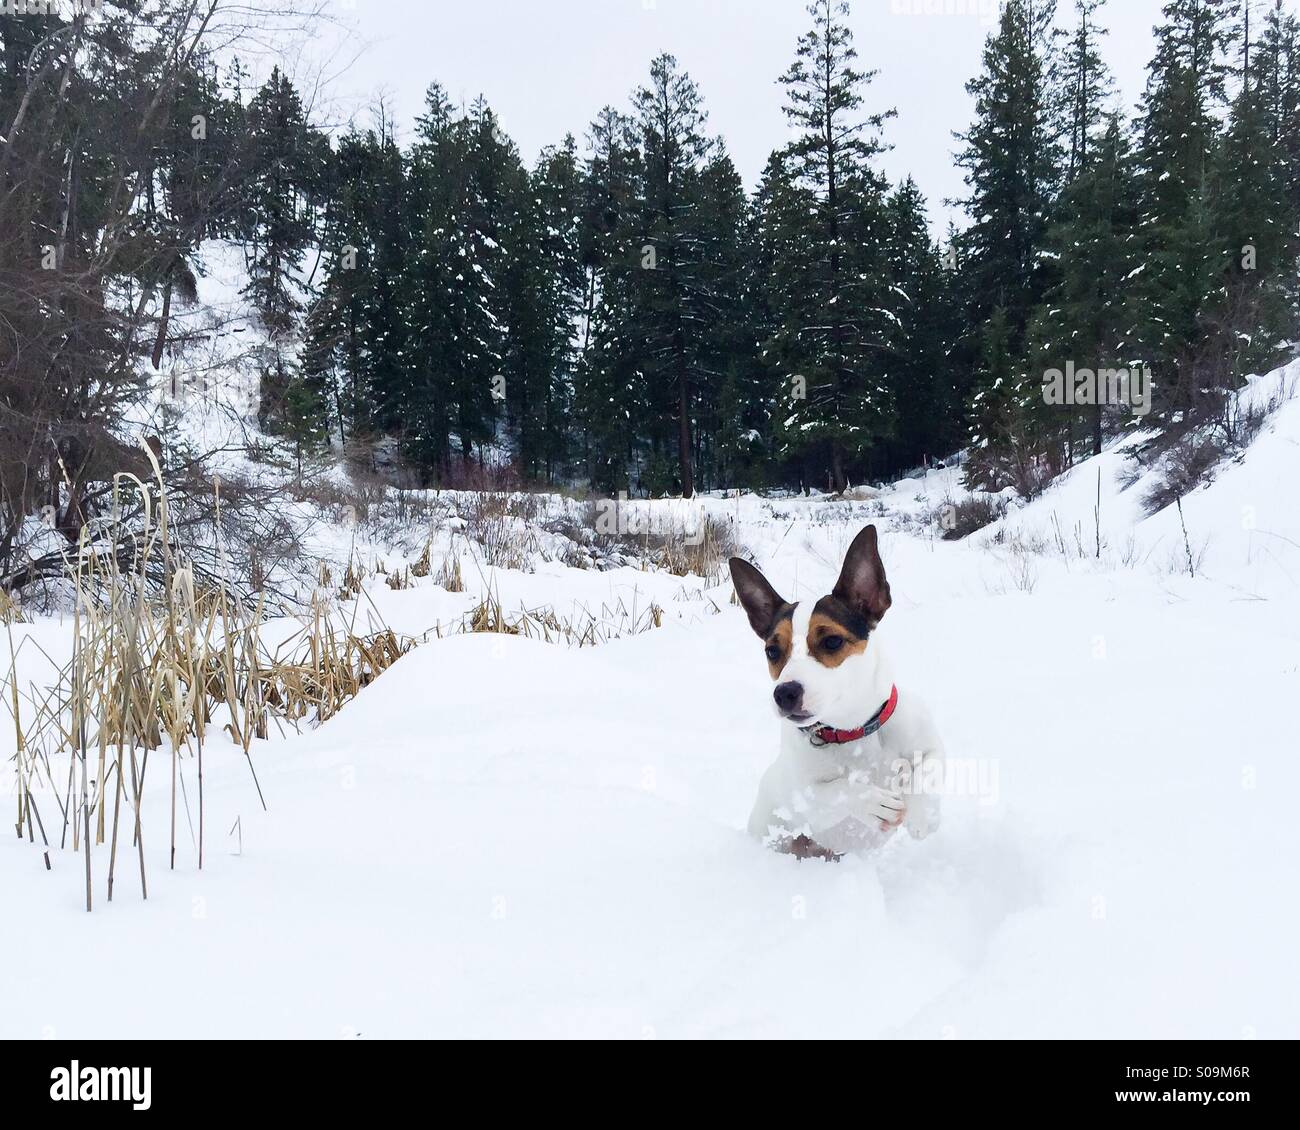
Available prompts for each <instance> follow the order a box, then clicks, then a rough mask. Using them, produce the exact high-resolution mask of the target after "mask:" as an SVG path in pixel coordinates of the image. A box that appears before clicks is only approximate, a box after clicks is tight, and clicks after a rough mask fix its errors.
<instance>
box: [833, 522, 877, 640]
mask: <svg viewBox="0 0 1300 1130" xmlns="http://www.w3.org/2000/svg"><path fill="white" fill-rule="evenodd" d="M831 595H832V596H835V597H837V598H839V599H840V600H842V601H844V603H845V604H847V605H848V606H849V607H850V608H852V609H853V610H854V611H855V612H858V613H860V614H861V615H862V617H863V618H864V619H865V620H866V621H867V623H868V624H870V625H871V627H873V628H874V627H875V626H876V625H877V624H878V623H879V622H880V618H881V617H882V616H884V614H885V612H886V611H887V610H888V608H889V605H890V603H891V602H890V597H889V582H888V581H887V580H885V563H884V562H883V561H881V560H880V549H879V547H878V546H877V545H876V527H875V526H868V527H866V529H864V530H862V531H861V532H860V533H859V534H858V536H857V537H855V538H854V539H853V544H852V545H851V546H849V552H848V553H847V554H846V555H845V557H844V568H843V569H841V570H840V579H839V580H838V581H836V582H835V587H834V588H833V589H832V590H831Z"/></svg>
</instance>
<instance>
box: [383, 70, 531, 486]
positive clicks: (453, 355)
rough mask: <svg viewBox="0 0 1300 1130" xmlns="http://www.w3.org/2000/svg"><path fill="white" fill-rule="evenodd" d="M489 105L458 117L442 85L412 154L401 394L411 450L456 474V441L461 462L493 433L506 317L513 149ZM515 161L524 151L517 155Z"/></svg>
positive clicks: (433, 468)
mask: <svg viewBox="0 0 1300 1130" xmlns="http://www.w3.org/2000/svg"><path fill="white" fill-rule="evenodd" d="M497 132H498V131H497V127H496V122H495V118H494V117H493V115H492V114H491V112H490V111H489V110H487V108H486V107H485V106H482V105H481V104H480V105H478V106H476V108H475V110H474V112H473V114H472V115H471V116H468V117H462V118H457V117H456V116H455V115H454V113H453V110H452V106H451V104H450V102H449V101H448V99H447V97H446V95H445V93H444V92H443V91H442V88H441V87H439V86H438V85H437V84H436V83H435V84H434V85H432V86H431V87H430V88H429V91H428V93H427V95H426V98H425V113H424V114H423V115H422V116H421V117H420V118H419V120H418V121H417V129H416V143H415V145H414V147H413V150H412V153H411V158H410V179H409V196H410V216H409V221H408V222H409V223H410V224H411V226H412V229H413V232H414V242H415V246H414V249H413V251H412V252H411V253H409V254H408V256H407V266H406V270H405V271H404V272H403V276H402V279H401V301H402V306H403V313H402V316H403V321H404V328H405V334H404V335H405V343H406V345H405V351H404V357H403V360H404V363H405V372H406V377H405V382H406V388H405V391H404V395H403V397H402V401H403V408H404V415H405V420H404V439H405V444H406V448H407V450H408V452H409V453H410V454H411V455H412V457H413V458H414V459H415V461H416V462H417V464H418V465H419V466H420V467H422V468H423V469H424V470H425V471H426V472H434V473H437V474H439V475H444V476H445V475H447V474H449V473H451V440H452V437H453V435H454V436H455V437H456V438H457V439H458V441H459V445H460V454H461V457H462V459H463V460H464V461H468V460H469V459H470V456H471V453H472V449H473V445H474V444H475V443H478V444H480V445H482V444H485V443H486V442H487V441H488V440H490V439H492V438H493V435H494V432H495V403H496V402H495V401H494V399H493V393H494V391H495V389H496V385H495V384H494V381H493V378H494V377H496V376H499V375H500V371H501V348H502V324H501V321H500V318H499V316H498V312H499V310H500V309H501V306H500V301H501V300H500V299H499V298H498V296H497V294H496V289H497V284H496V281H495V275H496V272H497V269H498V267H500V266H501V265H502V264H501V244H500V242H499V240H498V239H497V235H498V234H499V232H500V229H501V225H502V223H503V222H504V219H505V215H504V213H505V207H506V204H505V199H506V197H507V195H508V189H507V188H506V187H505V185H503V184H502V183H501V178H502V177H503V176H504V175H505V173H508V172H509V171H510V168H509V166H507V169H506V170H505V171H504V172H503V171H502V170H498V169H494V168H493V167H492V164H493V162H495V161H502V162H503V163H504V162H505V158H506V157H507V155H508V152H509V151H508V150H507V149H506V146H505V144H504V143H503V142H502V141H500V140H499V139H498V137H497V136H496V135H497ZM514 163H515V164H517V158H516V159H515V162H514Z"/></svg>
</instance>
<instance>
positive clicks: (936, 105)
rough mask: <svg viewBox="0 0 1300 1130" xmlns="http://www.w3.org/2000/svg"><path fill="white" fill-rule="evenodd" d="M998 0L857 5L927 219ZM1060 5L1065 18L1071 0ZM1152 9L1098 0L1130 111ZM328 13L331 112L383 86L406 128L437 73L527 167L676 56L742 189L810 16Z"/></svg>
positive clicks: (364, 1)
mask: <svg viewBox="0 0 1300 1130" xmlns="http://www.w3.org/2000/svg"><path fill="white" fill-rule="evenodd" d="M995 2H996V0H855V2H854V3H853V5H852V8H853V13H852V17H851V23H852V27H853V31H854V38H855V44H856V46H857V49H858V54H859V62H860V65H861V68H862V69H864V70H865V69H873V68H874V69H876V70H878V71H879V72H880V73H879V74H878V76H877V77H876V80H875V81H874V82H873V83H872V84H871V86H870V87H869V89H868V92H867V107H866V108H868V109H873V110H874V109H883V108H887V107H894V108H896V109H897V110H898V117H896V118H894V119H892V120H891V121H890V122H889V123H888V126H887V130H886V135H885V137H886V141H887V142H890V143H892V145H893V147H894V148H893V150H892V151H891V152H889V153H888V154H886V156H885V157H884V166H885V170H886V172H888V174H889V175H890V177H891V178H892V179H894V180H898V179H900V178H901V177H903V176H904V175H906V174H907V173H909V172H910V173H911V174H912V175H913V176H914V177H915V178H916V181H917V183H918V185H919V186H920V188H921V191H922V192H924V193H925V195H926V197H927V199H928V201H929V203H930V208H931V218H932V221H933V222H934V224H935V227H936V229H941V228H942V227H943V225H944V224H946V219H947V213H946V212H945V211H944V210H942V208H941V201H942V200H943V198H944V197H953V196H958V195H961V194H962V193H963V185H962V180H961V174H960V172H959V170H957V169H955V168H954V167H953V164H952V153H953V150H954V147H955V145H954V141H953V139H952V136H951V135H952V131H953V130H962V129H965V128H966V127H967V125H968V124H969V122H970V117H971V103H970V99H969V97H968V96H967V95H966V93H965V91H964V89H963V84H964V83H965V82H966V80H967V79H969V78H971V77H972V76H974V75H975V74H976V73H977V71H978V69H979V63H980V49H981V47H982V45H983V41H984V38H985V36H986V35H987V33H988V31H989V29H990V27H991V25H992V24H993V23H994V21H995V14H994V10H993V9H994V5H995ZM1060 7H1061V9H1062V15H1063V18H1065V19H1069V18H1070V17H1071V15H1072V10H1073V2H1072V0H1061V2H1060ZM1161 7H1162V0H1110V3H1109V5H1108V6H1107V7H1106V8H1105V9H1103V16H1104V22H1105V23H1106V25H1107V26H1109V27H1110V29H1111V34H1110V36H1109V40H1108V43H1107V45H1106V56H1107V60H1108V62H1109V64H1110V67H1111V69H1112V71H1113V72H1114V74H1115V77H1116V79H1117V80H1118V85H1119V90H1120V93H1121V96H1122V98H1123V101H1124V102H1125V104H1126V105H1128V106H1131V105H1132V104H1133V103H1134V102H1135V101H1136V99H1137V98H1138V96H1139V95H1140V93H1141V90H1142V86H1143V82H1144V78H1145V71H1146V65H1147V63H1148V61H1149V58H1150V55H1151V51H1152V44H1153V38H1152V28H1153V26H1154V24H1155V22H1156V20H1157V19H1158V18H1159V14H1160V9H1161ZM327 11H328V12H329V13H330V15H331V16H332V17H333V18H334V19H336V20H337V21H339V22H338V24H337V26H335V27H334V28H333V29H331V30H329V31H327V32H326V33H325V34H323V35H322V36H320V37H319V38H318V39H317V41H316V42H315V43H313V44H312V45H311V47H310V48H309V50H308V57H309V58H310V59H313V60H316V61H317V62H319V61H321V60H328V62H327V63H326V64H325V69H326V73H327V77H328V76H332V77H331V79H330V82H329V87H328V89H329V90H330V92H331V94H332V96H333V98H334V100H335V102H336V104H337V109H336V111H335V116H336V117H337V116H342V117H343V118H346V117H347V116H348V115H349V114H350V113H352V112H354V111H355V109H356V107H358V106H362V105H364V104H365V103H366V102H367V101H369V100H371V99H372V98H373V97H374V95H375V94H376V93H377V92H380V91H382V92H383V93H384V94H385V95H386V96H387V98H388V99H389V101H390V103H391V105H392V108H393V110H394V111H395V113H396V116H397V120H398V123H399V137H402V138H404V139H407V138H409V136H410V128H411V125H412V123H413V121H414V118H415V116H416V115H417V114H418V113H419V112H420V110H421V107H422V104H423V98H424V91H425V88H426V87H427V85H428V84H429V83H430V82H431V81H433V80H435V79H436V80H437V81H439V82H441V83H442V84H443V86H444V87H446V88H447V90H448V92H449V93H450V95H451V97H452V98H453V99H457V100H463V101H464V102H465V103H466V104H468V103H469V102H471V101H472V100H473V99H474V97H475V96H476V95H478V94H479V93H482V94H484V95H485V96H486V98H487V100H488V102H489V104H490V105H491V106H492V107H493V108H494V109H495V111H496V112H497V114H498V116H499V117H500V119H501V123H502V126H503V128H504V129H505V131H506V132H507V133H508V134H509V135H510V136H511V137H512V138H513V139H514V140H515V142H516V143H517V144H518V145H519V147H520V149H521V151H522V154H523V157H524V160H525V161H526V162H527V163H529V164H531V163H532V161H533V159H534V158H535V156H536V155H537V152H538V150H539V149H540V148H541V147H542V146H544V145H547V144H551V143H554V142H558V141H560V140H561V139H562V138H563V136H564V134H565V133H566V132H572V133H573V134H574V136H575V137H576V138H577V139H578V142H579V146H580V148H581V147H582V145H583V142H584V137H585V132H586V129H587V126H588V124H589V123H590V121H591V120H592V118H593V117H594V116H595V115H596V113H597V111H599V110H600V108H601V107H602V106H603V105H605V104H606V103H609V104H612V105H614V106H616V107H617V108H619V109H621V110H626V109H627V107H628V101H629V95H630V93H631V91H632V89H633V88H634V87H635V86H637V85H639V84H640V83H641V82H643V81H644V78H645V76H646V73H647V70H648V66H649V62H650V59H651V58H652V57H653V56H654V55H656V54H657V53H658V52H660V51H665V50H666V51H671V52H672V53H673V54H674V55H676V56H677V58H678V60H679V62H680V63H681V65H682V66H683V67H684V68H685V69H686V70H687V71H688V72H689V73H690V74H691V76H692V77H693V78H694V79H695V81H696V83H697V84H698V85H699V87H700V90H701V93H702V94H703V97H704V101H705V105H706V107H707V109H708V111H709V128H710V130H711V132H713V133H715V134H721V135H723V136H724V137H725V138H726V141H727V145H728V148H729V150H730V153H731V156H732V159H733V160H734V161H735V162H736V165H737V167H738V168H739V170H740V172H741V175H742V177H743V178H744V180H745V183H746V185H747V186H748V187H749V188H750V189H751V190H752V189H753V187H754V185H755V184H756V182H757V179H758V176H759V174H760V173H761V171H762V168H763V165H764V163H765V162H766V160H767V156H768V154H769V153H770V152H771V150H772V149H773V148H775V147H776V146H778V145H780V144H783V143H784V141H785V140H786V139H787V137H788V133H787V130H786V124H785V116H784V115H783V114H782V112H781V106H782V89H781V87H780V86H779V85H778V84H777V82H776V80H777V77H778V76H779V75H780V74H782V73H783V72H784V71H785V70H786V68H787V67H788V66H789V65H790V62H791V60H792V59H793V57H794V49H795V42H796V40H797V38H798V37H799V35H800V34H801V33H802V32H803V31H805V30H806V29H807V28H808V27H809V26H810V23H811V21H810V17H809V16H808V14H807V12H806V9H805V3H804V0H327ZM931 12H934V13H935V14H927V13H931ZM340 72H341V73H340ZM359 120H361V121H365V120H367V119H366V117H365V115H364V114H363V115H361V116H360V118H359Z"/></svg>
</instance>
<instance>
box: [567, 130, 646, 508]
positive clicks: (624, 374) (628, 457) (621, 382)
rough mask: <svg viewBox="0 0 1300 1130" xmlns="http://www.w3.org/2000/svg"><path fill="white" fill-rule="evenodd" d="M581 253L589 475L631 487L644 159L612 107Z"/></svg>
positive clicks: (582, 400)
mask: <svg viewBox="0 0 1300 1130" xmlns="http://www.w3.org/2000/svg"><path fill="white" fill-rule="evenodd" d="M587 140H588V149H589V154H588V156H587V158H586V160H585V162H584V165H583V175H582V206H581V223H580V232H579V255H580V258H581V264H582V271H583V280H582V300H581V316H580V325H579V334H578V343H577V361H576V368H575V373H574V386H575V387H574V413H575V417H576V421H577V425H578V430H579V431H580V433H581V448H582V450H581V459H582V465H583V472H584V474H585V476H586V477H587V479H588V480H589V481H590V482H591V483H592V485H593V486H595V487H596V488H597V489H600V490H603V491H606V492H608V493H611V494H613V493H615V492H617V491H621V490H623V491H625V490H629V489H630V488H631V486H632V484H631V482H630V481H629V475H630V470H631V467H632V464H633V459H634V449H635V446H636V434H637V427H636V422H637V421H639V420H644V419H645V418H647V416H648V415H649V410H648V407H647V400H646V389H645V374H644V370H643V368H642V365H643V364H644V343H643V342H641V341H639V340H638V337H637V327H638V325H639V320H640V317H641V314H640V301H641V297H642V290H641V288H640V283H641V279H642V276H641V274H640V272H641V271H642V270H643V268H642V267H641V258H642V250H641V247H642V244H641V242H640V233H641V221H640V204H639V198H640V194H641V178H642V161H641V155H640V152H639V151H638V149H637V147H636V143H635V137H634V127H633V123H632V121H631V119H629V118H627V117H625V116H624V115H622V114H620V113H618V112H617V111H616V110H614V109H613V108H611V107H609V106H606V107H605V108H604V109H603V110H602V111H601V113H600V115H599V117H598V118H597V119H596V121H595V122H593V123H592V126H591V129H590V131H589V132H588V138H587Z"/></svg>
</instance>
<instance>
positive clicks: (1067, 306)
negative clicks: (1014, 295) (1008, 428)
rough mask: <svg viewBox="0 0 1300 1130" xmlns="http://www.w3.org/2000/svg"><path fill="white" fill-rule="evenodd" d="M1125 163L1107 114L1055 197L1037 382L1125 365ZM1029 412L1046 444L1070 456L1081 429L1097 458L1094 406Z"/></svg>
mask: <svg viewBox="0 0 1300 1130" xmlns="http://www.w3.org/2000/svg"><path fill="white" fill-rule="evenodd" d="M1130 162H1131V154H1130V147H1129V144H1128V139H1127V137H1126V135H1125V132H1124V129H1123V127H1122V125H1121V123H1120V119H1119V115H1118V114H1117V113H1114V114H1112V115H1111V117H1110V119H1109V125H1108V126H1107V128H1106V132H1105V134H1104V135H1103V136H1102V137H1101V138H1099V139H1097V140H1096V141H1095V142H1094V143H1092V144H1091V145H1090V147H1089V151H1088V159H1087V163H1086V164H1085V165H1084V166H1083V167H1082V169H1081V170H1080V171H1079V173H1078V175H1077V176H1076V177H1075V178H1074V179H1073V180H1072V181H1071V182H1070V183H1069V184H1068V185H1067V186H1066V187H1065V189H1064V191H1063V192H1062V194H1061V198H1060V200H1059V201H1058V204H1057V210H1056V220H1055V222H1054V223H1053V225H1052V227H1051V228H1050V229H1049V231H1048V232H1047V235H1046V237H1045V241H1044V244H1045V254H1046V255H1047V256H1049V257H1050V259H1051V261H1052V263H1053V264H1054V268H1055V270H1054V276H1055V281H1054V283H1053V285H1052V286H1051V287H1050V288H1049V289H1048V291H1047V294H1046V295H1045V296H1044V299H1043V303H1042V306H1041V307H1040V308H1039V309H1038V311H1037V313H1036V315H1035V317H1034V320H1033V322H1032V324H1031V326H1030V333H1029V337H1030V349H1029V362H1030V363H1029V371H1030V372H1031V373H1032V374H1035V375H1037V376H1038V377H1040V378H1041V377H1042V376H1043V375H1044V374H1045V373H1046V371H1047V370H1049V369H1059V370H1061V371H1064V370H1065V368H1066V365H1067V362H1069V361H1073V362H1074V364H1075V366H1076V367H1077V368H1080V369H1090V370H1092V371H1093V372H1096V371H1098V370H1100V369H1102V368H1122V367H1124V366H1125V359H1126V356H1127V354H1126V347H1127V345H1128V342H1127V340H1126V326H1127V296H1128V291H1129V282H1128V280H1129V278H1130V276H1132V274H1133V272H1134V271H1135V270H1137V269H1138V268H1137V266H1136V265H1135V259H1136V253H1137V250H1138V248H1137V243H1136V236H1135V232H1136V229H1137V224H1138V209H1139V201H1138V195H1137V191H1136V187H1135V185H1134V182H1133V179H1132V177H1131V175H1130V171H1129V167H1130ZM1044 408H1046V411H1044ZM1037 412H1038V414H1039V415H1040V416H1044V417H1046V416H1047V415H1049V414H1050V416H1051V417H1052V419H1050V420H1049V419H1046V418H1044V420H1043V422H1042V426H1041V433H1042V434H1043V436H1044V437H1045V438H1046V439H1047V440H1048V441H1049V442H1052V443H1054V444H1056V445H1057V446H1059V447H1064V448H1065V449H1066V451H1067V452H1068V453H1069V454H1070V455H1071V456H1072V455H1073V453H1074V450H1075V446H1076V438H1077V432H1078V430H1079V427H1080V425H1081V424H1084V425H1086V427H1087V428H1088V430H1089V432H1090V433H1091V436H1092V453H1093V454H1100V452H1101V450H1102V445H1103V443H1104V441H1105V436H1104V427H1103V424H1104V410H1103V406H1102V405H1101V404H1100V403H1097V404H1094V405H1091V406H1085V407H1083V408H1081V409H1075V408H1072V407H1071V406H1069V405H1065V406H1058V405H1052V406H1038V407H1037ZM1058 421H1059V423H1057V422H1058ZM1058 458H1059V457H1058Z"/></svg>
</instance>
